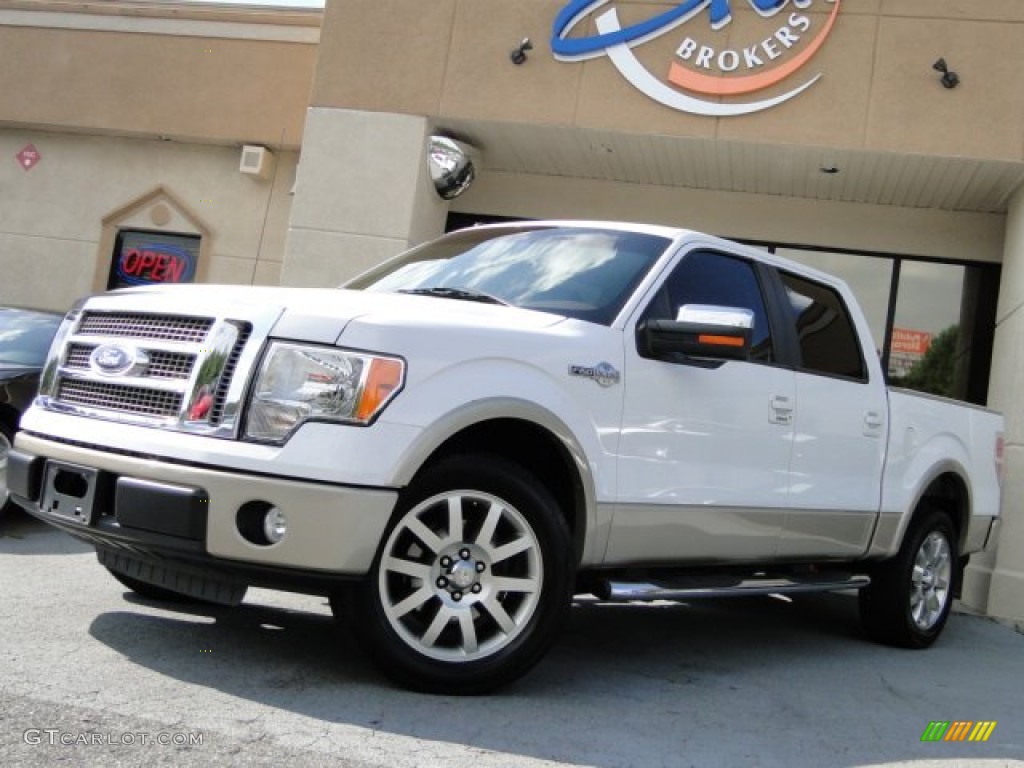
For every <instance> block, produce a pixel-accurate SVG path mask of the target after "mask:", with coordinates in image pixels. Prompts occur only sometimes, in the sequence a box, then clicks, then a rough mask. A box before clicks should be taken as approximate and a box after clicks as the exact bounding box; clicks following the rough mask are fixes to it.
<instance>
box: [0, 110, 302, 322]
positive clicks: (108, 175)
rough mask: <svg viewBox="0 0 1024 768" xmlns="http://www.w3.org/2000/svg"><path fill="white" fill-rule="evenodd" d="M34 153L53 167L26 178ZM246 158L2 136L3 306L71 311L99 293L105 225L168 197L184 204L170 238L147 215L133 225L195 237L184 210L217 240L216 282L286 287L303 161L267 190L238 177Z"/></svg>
mask: <svg viewBox="0 0 1024 768" xmlns="http://www.w3.org/2000/svg"><path fill="white" fill-rule="evenodd" d="M29 142H31V143H32V144H33V145H34V146H35V147H36V149H37V150H38V151H39V152H40V154H41V156H42V160H41V162H40V163H39V164H38V165H36V166H35V167H34V168H33V169H32V170H30V171H25V170H23V169H22V168H21V167H20V166H19V165H18V164H17V162H14V161H13V157H14V155H15V154H16V153H17V152H18V151H19V150H20V149H21V147H23V146H24V145H25V144H27V143H29ZM239 155H240V150H239V149H238V148H235V147H219V146H201V145H193V144H180V143H176V142H162V141H154V140H150V141H146V140H140V139H128V138H117V137H101V136H79V135H69V134H60V133H46V132H42V131H33V130H25V129H10V128H8V129H2V128H0V157H2V158H6V159H8V160H9V162H2V163H0V266H2V273H0V303H14V304H22V305H31V306H40V307H48V308H52V309H65V308H66V307H67V306H68V305H69V304H70V303H71V302H72V301H74V300H75V299H76V298H77V297H79V296H82V295H84V294H86V293H89V292H91V291H92V290H93V288H94V285H93V278H94V275H95V274H96V273H97V269H98V267H99V268H101V269H102V266H103V265H105V264H106V263H107V261H106V260H107V259H109V252H107V251H106V249H105V248H101V242H102V241H103V236H104V226H103V222H104V220H105V219H109V218H110V217H111V216H112V215H115V214H117V213H118V212H124V210H125V209H126V207H128V208H130V207H131V206H132V204H133V203H135V202H136V201H138V200H140V199H141V198H144V197H146V196H147V195H150V193H152V192H153V191H154V190H156V189H157V188H158V187H162V188H163V189H164V190H166V193H167V195H168V196H169V198H170V200H171V201H172V206H171V208H172V214H174V215H172V217H171V219H170V221H169V223H168V225H167V227H164V228H162V227H161V226H159V225H157V224H156V223H154V222H153V221H152V220H151V219H148V218H147V217H148V211H147V210H145V209H140V210H133V211H127V214H128V216H127V218H126V219H125V223H126V224H132V225H136V226H146V225H147V223H148V228H150V229H154V230H160V229H167V230H173V229H175V227H176V225H175V220H176V218H177V219H178V221H179V224H178V228H182V227H184V226H187V223H181V220H182V218H183V217H182V216H180V215H178V214H177V210H175V206H177V207H179V208H180V209H181V210H183V211H184V212H186V213H188V214H190V215H191V218H192V220H194V221H196V222H198V223H199V224H201V225H202V228H203V229H205V230H207V231H208V232H209V237H208V238H207V239H206V243H205V245H204V253H205V254H206V258H207V261H208V263H207V265H206V269H207V274H206V276H207V280H208V281H209V282H225V283H264V284H272V285H273V284H277V283H278V281H279V277H280V272H281V262H282V259H283V256H284V241H285V234H286V231H287V222H288V217H289V213H290V208H291V200H292V198H291V197H290V195H289V191H290V189H291V186H292V183H293V181H294V177H295V166H296V162H297V155H296V153H294V152H278V153H276V163H275V172H274V176H273V178H272V179H270V180H267V181H258V180H254V179H253V178H251V177H249V176H245V175H243V174H240V173H239V172H238V166H239V159H240V157H239Z"/></svg>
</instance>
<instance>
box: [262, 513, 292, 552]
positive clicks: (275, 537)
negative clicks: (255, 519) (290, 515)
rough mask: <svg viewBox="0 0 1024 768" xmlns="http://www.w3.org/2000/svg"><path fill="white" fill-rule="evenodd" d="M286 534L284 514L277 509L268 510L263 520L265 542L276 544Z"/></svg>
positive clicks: (286, 526) (286, 521) (286, 525)
mask: <svg viewBox="0 0 1024 768" xmlns="http://www.w3.org/2000/svg"><path fill="white" fill-rule="evenodd" d="M287 532H288V520H287V519H286V518H285V516H284V512H282V511H281V510H280V509H278V508H277V507H271V508H270V509H268V510H267V514H266V516H265V517H264V518H263V535H264V536H266V537H267V541H269V542H270V543H271V544H277V542H279V541H280V540H281V539H283V538H284V535H285V534H286V533H287Z"/></svg>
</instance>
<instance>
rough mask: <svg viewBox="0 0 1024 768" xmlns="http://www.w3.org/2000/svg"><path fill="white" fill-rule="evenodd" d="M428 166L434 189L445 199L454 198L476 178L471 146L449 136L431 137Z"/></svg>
mask: <svg viewBox="0 0 1024 768" xmlns="http://www.w3.org/2000/svg"><path fill="white" fill-rule="evenodd" d="M427 167H428V168H429V169H430V180H431V181H433V182H434V189H435V190H437V194H438V195H440V196H441V197H442V198H443V199H444V200H454V199H455V198H456V197H458V196H459V195H461V194H462V193H463V192H465V191H466V190H467V189H469V185H470V184H472V183H473V179H474V178H476V169H475V168H474V167H473V160H472V159H471V158H470V154H469V147H468V146H466V145H465V144H462V143H461V142H458V141H455V139H449V138H448V137H447V136H431V137H430V142H429V144H428V146H427Z"/></svg>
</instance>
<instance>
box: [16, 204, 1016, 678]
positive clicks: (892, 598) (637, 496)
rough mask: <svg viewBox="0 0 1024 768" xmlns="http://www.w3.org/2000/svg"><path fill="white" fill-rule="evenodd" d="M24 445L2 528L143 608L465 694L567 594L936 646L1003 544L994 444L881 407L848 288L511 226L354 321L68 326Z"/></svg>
mask: <svg viewBox="0 0 1024 768" xmlns="http://www.w3.org/2000/svg"><path fill="white" fill-rule="evenodd" d="M23 426H24V428H25V431H24V432H23V433H22V434H21V435H20V436H19V437H18V440H17V445H16V450H15V451H14V452H12V454H11V459H10V470H9V475H10V479H9V482H10V485H11V489H12V492H13V494H14V498H15V499H16V500H17V501H18V502H19V503H21V504H23V505H24V506H25V507H26V508H27V509H28V510H29V511H30V512H32V514H34V515H36V516H38V517H39V518H41V519H43V520H45V521H47V522H49V523H52V524H53V525H56V526H58V527H59V528H62V529H63V530H65V531H67V532H68V533H71V534H72V535H75V536H78V537H79V538H81V539H84V540H86V541H89V542H91V543H93V544H94V545H95V546H96V549H97V552H98V553H99V556H100V560H101V562H102V563H103V564H104V565H106V566H107V568H109V569H110V570H111V571H112V572H113V573H114V575H115V576H117V577H118V578H119V579H121V580H122V581H124V583H126V584H128V585H129V586H131V587H132V588H133V589H136V590H137V591H139V592H142V593H143V594H148V595H150V596H157V597H168V596H173V595H189V596H192V597H196V598H201V599H206V600H214V601H218V602H223V603H234V602H238V601H239V600H241V599H242V596H243V594H244V592H245V589H246V587H247V586H248V585H258V586H261V587H271V588H282V589H289V590H296V591H305V592H309V593H314V594H324V595H329V596H330V597H331V601H332V606H334V608H335V609H336V610H337V611H338V612H339V613H342V612H343V613H345V614H346V615H350V616H352V617H354V621H353V623H354V626H355V627H356V630H357V633H358V635H359V637H360V639H361V640H362V641H363V644H364V646H365V647H366V649H367V651H368V652H369V653H370V655H371V656H372V657H373V658H374V659H375V660H377V661H378V662H379V663H380V666H381V668H382V669H383V670H384V671H385V672H386V673H387V674H388V675H390V676H392V677H393V678H395V679H396V680H398V681H400V682H401V683H402V684H405V685H408V686H411V687H414V688H418V689H422V690H430V691H441V692H449V693H475V692H481V691H486V690H489V689H492V688H494V687H496V686H498V685H501V684H503V683H506V682H508V681H510V680H513V679H515V678H516V677H518V676H519V675H522V674H523V673H524V672H526V671H527V670H528V669H529V668H530V667H532V666H533V665H534V664H535V663H536V662H537V661H538V660H539V659H540V658H541V657H542V656H543V654H544V652H545V651H546V650H547V649H548V647H549V646H550V645H551V643H552V642H553V641H554V639H555V638H556V636H557V632H558V629H559V627H560V626H561V625H562V622H563V620H564V618H565V616H566V614H567V610H568V607H569V605H570V602H571V601H572V599H573V596H574V595H575V594H582V593H592V594H595V595H597V596H598V597H600V598H602V599H608V600H655V599H690V598H691V597H693V596H703V595H719V594H751V593H759V592H760V593H783V592H799V591H810V590H836V589H849V588H855V589H860V590H861V593H860V594H861V609H862V616H863V620H864V625H865V627H866V630H867V633H868V634H869V635H870V636H872V637H874V638H877V639H880V640H883V641H885V642H889V643H894V644H897V645H903V646H909V647H924V646H927V645H929V644H931V643H932V642H933V641H934V640H935V638H936V637H937V636H938V635H939V633H940V632H941V630H942V628H943V626H944V624H945V623H946V620H947V616H948V614H949V609H950V605H951V603H952V599H953V596H954V594H955V591H956V589H957V587H958V580H959V577H960V572H961V569H962V565H963V563H964V562H965V558H966V557H967V555H968V554H969V553H971V552H974V551H978V550H980V549H982V548H984V547H985V546H987V545H988V544H989V543H990V542H991V541H992V539H993V536H994V528H995V524H996V520H997V515H998V511H999V495H1000V485H999V478H998V475H999V465H1000V462H1001V458H1002V453H1001V452H1002V436H1001V435H1002V429H1003V422H1002V419H1001V417H1000V416H998V415H997V414H994V413H992V412H990V411H986V410H983V409H981V408H976V407H973V406H966V405H963V404H958V403H954V402H951V401H942V400H939V399H937V398H932V397H927V396H921V395H916V394H912V393H909V392H902V391H892V390H890V389H888V388H887V387H886V383H885V377H884V376H883V372H882V369H881V367H880V364H879V361H878V358H877V355H876V354H875V351H874V345H873V343H872V339H871V335H870V333H869V331H868V327H867V324H866V322H865V320H864V317H863V315H862V314H861V311H860V309H859V308H858V307H857V304H856V302H855V301H854V298H853V296H852V295H851V293H850V291H849V289H848V288H847V287H846V286H845V284H844V283H843V282H842V281H840V280H838V279H835V278H833V277H830V276H828V275H825V274H821V273H818V272H815V271H812V270H809V269H807V268H805V267H803V266H799V265H797V264H794V263H791V262H788V261H785V260H784V259H781V258H777V257H775V256H772V255H769V254H767V253H765V252H763V251H760V250H754V249H749V248H745V247H743V246H740V245H737V244H735V243H731V242H727V241H724V240H720V239H716V238H713V237H710V236H707V235H703V234H700V233H696V232H691V231H686V230H675V229H668V228H662V227H652V226H639V225H627V224H612V223H601V222H590V223H586V222H583V223H581V222H531V223H523V224H515V225H496V226H490V227H479V228H475V229H472V230H465V231H462V232H457V233H453V234H451V235H449V236H446V237H444V238H441V239H440V240H438V241H435V242H432V243H429V244H426V245H423V246H421V247H418V248H416V249H413V250H412V251H410V252H409V253H407V254H405V255H403V256H400V257H398V258H396V259H394V260H392V261H389V262H387V263H385V264H383V265H382V266H380V267H378V268H376V269H374V270H371V271H370V272H369V273H367V274H365V275H363V276H362V277H360V278H358V279H356V280H354V281H352V282H351V283H350V284H348V286H347V287H346V288H345V289H344V290H318V289H284V288H249V287H244V288H240V287H226V286H204V285H195V286H168V287H150V288H140V289H131V290H127V291H118V292H115V293H110V294H106V295H102V296H96V297H93V298H90V299H88V300H87V301H85V302H83V303H82V304H81V305H80V306H78V307H76V308H75V309H74V310H73V311H72V312H71V313H70V314H69V315H68V317H67V319H66V321H65V323H64V325H63V327H62V329H61V331H60V333H59V335H58V339H57V341H56V343H55V345H54V348H53V353H52V355H51V357H50V360H49V362H48V364H47V369H46V371H45V374H44V377H43V381H42V387H41V394H40V397H39V398H38V399H37V400H36V402H35V404H34V405H33V407H32V408H31V409H30V410H29V411H28V413H27V414H26V415H25V418H24V425H23ZM55 620H59V619H57V618H55ZM752 642H753V641H752Z"/></svg>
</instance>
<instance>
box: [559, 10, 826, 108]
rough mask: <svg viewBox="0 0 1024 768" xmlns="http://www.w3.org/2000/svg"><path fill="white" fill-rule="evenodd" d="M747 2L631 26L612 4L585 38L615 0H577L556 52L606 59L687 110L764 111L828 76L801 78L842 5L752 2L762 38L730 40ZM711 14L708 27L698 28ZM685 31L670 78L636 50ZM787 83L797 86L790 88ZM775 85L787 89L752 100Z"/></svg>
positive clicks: (566, 14) (562, 15)
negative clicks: (587, 29)
mask: <svg viewBox="0 0 1024 768" xmlns="http://www.w3.org/2000/svg"><path fill="white" fill-rule="evenodd" d="M742 1H743V0H685V2H681V3H678V4H676V5H675V6H674V7H672V8H670V9H669V10H667V11H663V12H662V13H660V14H658V15H656V16H653V17H651V18H649V19H647V20H645V21H638V22H636V23H633V24H629V25H626V26H623V25H622V23H621V22H620V20H619V13H618V9H617V8H616V7H615V4H614V3H613V4H612V7H611V8H609V9H607V10H604V11H602V12H601V13H600V14H598V15H597V16H595V17H594V19H593V21H594V26H595V28H596V30H597V34H596V35H591V36H579V35H574V34H573V32H574V30H576V29H577V28H579V27H580V26H581V24H582V23H583V22H584V21H586V20H588V19H589V18H590V17H591V16H593V15H594V13H595V11H597V10H598V9H599V8H600V7H601V6H603V5H606V4H607V3H608V0H572V2H569V3H567V4H566V5H565V6H564V7H563V8H562V10H561V11H560V12H559V14H558V15H557V16H556V17H555V22H554V25H553V27H552V33H551V50H552V52H553V53H554V56H555V58H556V59H559V60H561V61H583V60H586V59H591V58H596V57H599V56H607V57H608V59H609V60H610V61H611V62H612V64H613V65H614V66H615V68H616V69H617V70H618V71H619V73H620V74H621V75H622V76H623V77H625V78H626V80H628V81H629V82H630V83H631V84H632V85H633V86H634V87H635V88H637V89H638V90H640V91H641V92H642V93H644V94H646V95H647V96H649V97H650V98H652V99H654V100H655V101H657V102H659V103H661V104H664V105H665V106H667V107H671V108H673V109H677V110H679V111H682V112H689V113H691V114H697V115H708V116H712V117H728V116H731V115H744V114H750V113H753V112H760V111H762V110H765V109H770V108H771V107H774V106H777V105H779V104H782V103H784V102H787V101H789V100H790V99H792V98H793V97H795V96H797V95H799V94H801V93H803V92H804V91H806V90H807V89H808V88H810V87H811V86H812V85H814V83H816V82H817V81H818V80H819V79H820V78H821V73H815V74H804V75H803V77H801V76H800V75H801V73H804V72H805V70H807V68H808V65H809V62H810V61H811V60H812V59H813V58H814V56H815V54H817V53H818V51H819V50H820V49H821V47H822V46H823V45H824V44H825V41H826V40H827V39H828V38H829V35H830V34H831V32H832V29H833V28H834V27H835V23H836V19H837V18H838V16H839V7H840V4H841V0H746V2H749V3H750V5H751V6H752V8H753V10H754V11H756V12H757V15H758V16H759V17H760V19H759V20H758V21H759V23H758V24H756V25H754V26H755V27H756V28H757V29H756V32H755V33H754V34H753V35H751V34H750V33H749V32H747V31H746V30H745V31H744V33H742V34H740V33H737V34H736V35H730V34H729V31H728V30H727V27H728V26H729V25H730V24H731V23H732V22H733V7H732V4H733V2H742ZM816 5H817V6H820V7H815V6H816ZM705 11H706V12H707V16H708V18H707V21H708V22H709V24H708V26H707V27H703V26H701V25H699V24H692V23H691V22H695V21H699V20H700V19H702V18H703V16H704V12H705ZM822 11H824V12H822ZM747 26H748V27H749V26H750V25H747ZM680 28H682V35H681V37H682V39H681V42H680V43H679V45H678V47H677V48H676V50H675V55H674V56H673V58H672V60H671V61H670V62H668V63H667V71H666V72H665V74H664V76H663V77H662V76H659V75H656V74H654V73H653V72H652V71H651V70H650V69H648V67H647V66H645V65H644V64H643V63H641V61H640V59H639V58H638V57H637V55H636V54H635V53H634V50H633V49H634V48H637V47H638V46H641V45H643V44H644V43H647V42H650V41H651V40H654V39H655V38H658V37H661V36H662V35H665V34H667V33H669V32H673V31H674V30H677V29H680ZM786 83H792V85H791V86H789V87H788V88H785V85H784V84H786ZM776 86H782V87H784V88H785V89H784V90H782V92H781V93H776V94H774V95H772V96H770V97H766V98H762V99H757V98H756V97H752V96H751V94H755V93H757V92H758V91H764V90H765V89H768V88H774V87H776Z"/></svg>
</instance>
